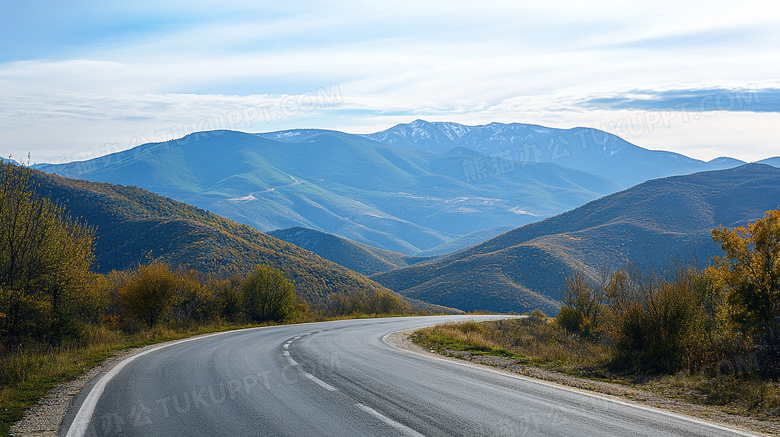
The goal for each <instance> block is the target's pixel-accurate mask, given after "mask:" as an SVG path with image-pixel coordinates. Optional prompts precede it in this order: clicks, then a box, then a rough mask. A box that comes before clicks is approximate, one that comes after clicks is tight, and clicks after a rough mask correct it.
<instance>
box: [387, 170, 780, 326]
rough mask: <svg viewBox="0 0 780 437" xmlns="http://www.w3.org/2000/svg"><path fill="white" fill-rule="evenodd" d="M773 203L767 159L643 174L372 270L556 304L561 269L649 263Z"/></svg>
mask: <svg viewBox="0 0 780 437" xmlns="http://www.w3.org/2000/svg"><path fill="white" fill-rule="evenodd" d="M778 207H780V169H778V168H776V167H772V166H769V165H762V164H748V165H743V166H740V167H736V168H732V169H727V170H719V171H708V172H700V173H695V174H691V175H685V176H675V177H668V178H663V179H656V180H651V181H648V182H645V183H642V184H639V185H637V186H635V187H632V188H630V189H627V190H624V191H621V192H618V193H615V194H612V195H609V196H606V197H604V198H601V199H598V200H595V201H592V202H589V203H587V204H586V205H583V206H581V207H579V208H576V209H574V210H572V211H569V212H566V213H563V214H560V215H557V216H555V217H551V218H548V219H546V220H543V221H540V222H536V223H532V224H528V225H525V226H522V227H519V228H517V229H514V230H512V231H510V232H507V233H504V234H502V235H500V236H498V237H496V238H493V239H490V240H488V241H485V242H483V243H481V244H479V245H476V246H473V247H470V248H467V249H464V250H462V251H459V252H456V253H453V254H450V255H447V256H444V257H441V258H438V259H435V260H432V261H429V262H424V263H421V264H417V265H414V266H410V267H406V268H402V269H397V270H392V271H389V272H385V273H378V274H374V275H372V276H371V278H372V279H374V280H376V281H377V282H379V283H380V284H383V285H385V286H386V287H388V288H390V289H392V290H395V291H397V292H399V293H401V294H402V295H404V296H407V297H413V298H415V299H420V300H424V301H426V302H432V303H437V304H441V305H446V306H453V307H457V308H460V309H463V310H467V311H468V310H492V311H517V312H524V311H529V310H532V309H535V308H541V309H542V310H543V311H545V312H548V313H552V314H555V313H557V312H558V309H559V308H560V302H561V293H562V291H563V290H564V289H565V286H566V283H565V279H566V277H568V276H571V275H573V274H575V273H582V274H584V275H585V276H586V277H589V278H591V279H592V280H597V279H598V270H599V268H600V267H601V266H605V265H606V266H608V267H610V268H612V269H616V268H620V267H621V266H623V265H624V264H625V263H627V262H633V263H636V264H638V265H639V266H640V267H641V268H643V269H644V270H646V271H648V270H650V269H657V270H658V271H662V270H664V269H665V268H666V267H669V265H670V264H672V263H674V262H675V261H680V262H683V263H691V262H694V261H695V260H699V261H700V262H701V261H704V262H706V261H707V260H709V258H710V257H711V256H713V255H716V254H718V252H719V251H720V249H719V247H718V246H717V245H716V244H715V243H714V242H713V241H712V238H711V230H712V229H713V228H717V227H719V226H721V225H723V226H727V227H731V228H733V227H735V226H743V225H746V224H747V223H748V222H755V221H756V220H757V219H759V218H762V217H763V216H764V213H765V212H766V211H768V210H771V209H777V208H778Z"/></svg>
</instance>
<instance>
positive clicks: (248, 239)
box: [34, 171, 421, 307]
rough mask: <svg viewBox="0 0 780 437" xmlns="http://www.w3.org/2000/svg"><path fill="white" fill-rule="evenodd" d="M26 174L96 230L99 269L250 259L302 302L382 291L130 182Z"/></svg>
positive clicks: (227, 267) (216, 268)
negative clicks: (289, 283) (275, 274)
mask: <svg viewBox="0 0 780 437" xmlns="http://www.w3.org/2000/svg"><path fill="white" fill-rule="evenodd" d="M34 179H35V181H36V182H37V183H39V184H40V186H39V188H38V191H39V193H40V194H41V195H44V196H47V197H50V198H51V199H52V200H53V201H55V202H57V203H60V204H63V205H66V209H67V211H68V212H69V213H70V215H71V216H72V217H74V218H78V220H80V221H82V222H84V223H86V224H88V225H90V226H93V227H95V228H96V237H97V238H96V248H95V255H96V258H97V266H96V270H97V271H99V272H108V271H110V270H114V269H116V270H122V269H126V268H130V267H134V266H136V265H137V264H139V263H145V262H147V261H150V260H153V259H154V260H161V261H165V262H168V263H170V264H172V265H174V266H186V267H191V268H195V269H197V270H200V271H202V272H205V273H216V272H225V271H227V272H232V271H237V272H241V273H245V272H247V271H250V270H251V269H253V268H254V267H255V266H256V265H257V264H269V265H272V266H274V267H276V268H278V269H280V270H282V271H283V272H284V273H285V276H287V277H288V278H290V279H292V280H294V281H295V285H296V289H297V291H298V292H299V293H300V294H301V295H302V296H304V297H305V298H306V299H307V300H309V301H315V300H317V299H319V298H322V297H323V296H326V295H328V294H329V293H333V292H336V291H341V292H347V293H349V292H352V291H360V290H362V291H365V292H370V291H387V290H386V289H385V288H384V287H383V286H381V285H379V284H377V283H375V282H374V281H371V280H369V279H368V278H366V277H365V276H363V275H360V274H358V273H355V272H353V271H351V270H348V269H346V268H344V267H342V266H340V265H337V264H335V263H333V262H330V261H327V260H325V259H322V258H320V257H319V256H317V255H315V254H314V253H311V252H308V251H306V250H303V249H301V248H299V247H297V246H294V245H292V244H290V243H287V242H284V241H282V240H279V239H276V238H273V237H271V236H268V235H266V234H263V233H261V232H259V231H257V230H256V229H254V228H252V227H250V226H247V225H241V224H238V223H235V222H233V221H230V220H227V219H224V218H222V217H219V216H217V215H215V214H212V213H210V212H208V211H205V210H203V209H199V208H195V207H192V206H189V205H186V204H183V203H180V202H177V201H174V200H171V199H168V198H165V197H162V196H159V195H156V194H153V193H150V192H148V191H145V190H142V189H140V188H137V187H124V186H120V185H112V184H104V183H95V182H87V181H83V180H72V179H66V178H62V177H59V176H55V175H50V174H45V173H41V172H37V171H36V172H34ZM417 306H418V307H420V306H421V305H419V304H418V305H417Z"/></svg>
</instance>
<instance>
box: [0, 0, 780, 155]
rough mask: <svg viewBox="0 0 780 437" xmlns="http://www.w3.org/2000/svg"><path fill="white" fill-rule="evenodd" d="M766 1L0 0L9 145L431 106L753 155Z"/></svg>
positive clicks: (771, 69)
mask: <svg viewBox="0 0 780 437" xmlns="http://www.w3.org/2000/svg"><path fill="white" fill-rule="evenodd" d="M772 3H773V2H770V1H742V2H734V1H665V0H662V1H653V2H649V1H642V2H630V1H629V2H626V1H588V2H581V1H555V0H548V1H545V2H525V1H506V2H502V1H490V2H472V1H441V2H438V1H423V0H417V1H405V0H400V1H394V2H366V1H338V0H337V1H328V2H320V1H306V2H304V1H302V2H279V1H274V2H264V1H241V0H239V1H230V2H224V1H209V0H188V1H165V0H156V1H132V0H130V1H123V2H106V1H92V0H82V1H80V0H74V1H69V2H62V1H58V0H29V1H25V2H10V1H3V2H2V3H0V153H1V154H2V155H0V156H2V157H8V156H13V158H14V159H17V160H25V161H26V160H27V156H28V154H29V155H30V157H31V161H32V162H38V163H41V162H51V163H61V162H68V161H74V160H84V159H89V158H94V157H97V156H100V155H104V154H107V153H112V152H117V151H121V150H126V149H129V148H131V147H134V146H137V145H140V144H144V143H147V142H155V141H163V140H169V139H173V138H179V137H181V136H183V135H186V134H188V133H191V132H193V131H199V130H209V129H224V128H227V129H234V130H241V131H246V132H268V131H275V130H283V129H294V128H325V129H335V130H341V131H346V132H351V133H370V132H376V131H380V130H384V129H387V128H389V127H391V126H393V125H395V124H398V123H408V122H411V121H413V120H415V119H425V120H428V121H451V122H458V123H462V124H466V125H479V124H486V123H490V122H505V123H512V122H518V123H531V124H539V125H544V126H549V127H556V128H572V127H579V126H585V127H593V128H598V129H603V130H606V131H609V132H611V133H614V134H616V135H619V136H621V137H623V138H625V139H626V140H628V141H630V142H632V143H633V144H636V145H638V146H641V147H645V148H648V149H654V150H669V151H674V152H678V153H682V154H685V155H688V156H691V157H693V158H697V159H702V160H710V159H714V158H716V157H720V156H730V157H734V158H738V159H742V160H745V161H756V160H760V159H764V158H768V157H772V156H780V143H779V142H778V138H780V50H778V47H780V12H778V11H779V10H780V8H777V7H776V6H775V5H773V4H772Z"/></svg>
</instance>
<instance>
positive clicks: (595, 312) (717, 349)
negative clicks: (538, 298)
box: [413, 210, 780, 420]
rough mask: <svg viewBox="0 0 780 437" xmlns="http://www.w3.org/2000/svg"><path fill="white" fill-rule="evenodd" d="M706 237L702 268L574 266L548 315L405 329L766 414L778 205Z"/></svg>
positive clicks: (777, 342) (450, 346)
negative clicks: (576, 270) (590, 272)
mask: <svg viewBox="0 0 780 437" xmlns="http://www.w3.org/2000/svg"><path fill="white" fill-rule="evenodd" d="M712 236H713V239H714V240H715V241H716V242H717V243H719V244H720V245H721V247H722V249H723V254H722V255H721V256H719V257H715V259H714V260H713V262H712V263H711V265H710V266H709V267H707V268H705V269H699V268H695V267H689V266H678V267H675V268H673V269H671V271H670V272H667V273H666V274H664V275H657V274H653V273H650V274H648V273H645V272H642V271H640V270H639V269H638V268H636V267H635V266H632V265H628V266H626V267H624V268H622V269H620V270H617V271H614V272H613V271H609V270H608V269H602V271H601V274H600V276H601V278H600V279H599V280H598V281H592V280H590V279H588V278H585V277H584V276H581V275H575V276H573V277H570V278H568V280H567V284H568V286H567V290H566V292H565V294H564V305H563V307H562V308H561V311H560V313H559V314H558V316H557V317H555V318H546V317H544V316H543V315H542V314H540V312H537V313H536V314H532V315H531V316H530V317H528V318H525V319H515V320H502V321H494V322H484V323H463V324H449V325H441V326H436V327H432V328H428V329H424V330H421V331H418V332H417V333H416V334H415V335H414V337H413V340H414V341H415V342H416V343H418V344H420V345H423V346H425V347H426V348H431V349H434V350H437V351H439V352H443V353H446V354H450V355H453V356H464V355H466V356H474V355H492V356H498V357H505V358H510V359H512V360H514V362H515V363H517V364H519V365H525V366H536V367H542V368H545V369H548V370H555V371H560V372H563V373H566V374H569V375H574V376H582V377H588V378H593V379H598V380H606V381H613V382H620V383H623V384H630V385H633V386H635V387H638V388H643V389H647V390H650V391H654V392H656V393H659V394H662V395H665V396H669V397H673V398H682V399H685V400H687V401H690V402H694V403H700V404H706V405H713V406H719V407H720V408H721V409H723V410H724V411H726V412H730V413H738V414H742V415H748V416H754V417H757V418H761V419H771V420H778V419H780V210H774V211H768V212H767V213H766V215H765V217H764V218H762V219H760V220H758V221H756V222H755V223H752V224H749V225H748V226H747V227H738V228H736V229H728V228H724V227H721V228H719V229H714V230H713V231H712Z"/></svg>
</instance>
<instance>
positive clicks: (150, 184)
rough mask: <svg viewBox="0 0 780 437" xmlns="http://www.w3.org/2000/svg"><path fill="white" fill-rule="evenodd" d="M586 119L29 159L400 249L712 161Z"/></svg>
mask: <svg viewBox="0 0 780 437" xmlns="http://www.w3.org/2000/svg"><path fill="white" fill-rule="evenodd" d="M739 164H740V162H739V161H737V160H732V159H728V158H719V159H716V160H713V161H711V162H709V163H707V162H703V161H700V160H696V159H691V158H688V157H685V156H683V155H680V154H676V153H671V152H662V151H651V150H646V149H643V148H641V147H638V146H636V145H633V144H630V143H628V142H626V141H624V140H623V139H621V138H619V137H617V136H614V135H611V134H609V133H606V132H602V131H599V130H596V129H588V128H573V129H553V128H547V127H543V126H538V125H532V124H520V123H510V124H505V123H490V124H486V125H481V126H466V125H462V124H457V123H445V122H427V121H424V120H416V121H414V122H412V123H406V124H399V125H397V126H394V127H392V128H390V129H387V130H384V131H382V132H377V133H374V134H368V135H353V134H348V133H344V132H338V131H332V130H323V129H293V130H285V131H278V132H268V133H262V134H247V133H241V132H233V131H210V132H198V133H194V134H191V135H188V136H186V137H184V138H181V139H177V140H173V141H168V142H164V143H151V144H144V145H141V146H138V147H136V148H134V149H131V150H127V151H123V152H120V153H115V154H111V155H107V156H103V157H99V158H95V159H92V160H88V161H84V162H78V163H68V164H58V165H54V164H41V165H37V166H35V167H36V168H38V169H40V170H43V171H46V172H52V173H56V174H59V175H62V176H66V177H71V178H79V179H86V180H90V181H95V182H107V183H116V184H121V185H133V186H138V187H141V188H144V189H146V190H149V191H152V192H155V193H158V194H160V195H164V196H166V197H170V198H173V199H176V200H178V201H181V202H185V203H187V204H191V205H195V206H197V207H200V208H203V209H207V210H209V211H212V212H214V213H217V214H219V215H221V216H224V217H227V218H229V219H231V220H235V221H237V222H240V223H246V224H249V225H250V226H252V227H254V228H256V229H258V230H260V231H272V230H276V229H284V228H290V227H304V228H309V229H315V230H318V231H321V232H325V233H329V234H334V235H338V236H341V237H344V238H347V239H350V240H352V241H356V242H359V243H363V244H368V245H371V246H373V247H376V248H380V249H386V250H391V251H394V252H399V253H403V254H405V255H421V254H439V253H441V251H440V250H439V249H441V248H447V249H446V250H451V251H456V250H460V249H463V248H464V247H466V246H468V245H469V244H473V243H477V242H478V241H474V240H473V239H465V238H463V237H464V236H467V235H471V236H476V235H486V238H487V237H489V236H491V235H489V230H490V229H502V228H503V229H509V228H516V227H518V226H522V225H525V224H528V223H533V222H536V221H538V220H542V219H544V218H547V217H551V216H554V215H556V214H560V213H562V212H565V211H567V210H570V209H572V208H575V207H577V206H580V205H583V204H585V203H587V202H589V201H591V200H594V199H597V198H600V197H602V196H605V195H607V194H611V193H614V192H617V191H620V190H622V189H625V188H628V187H629V186H632V185H634V184H637V183H641V182H644V181H646V180H649V179H655V178H659V177H665V176H670V175H682V174H690V173H693V172H697V171H704V170H714V169H722V168H727V167H732V166H735V165H739Z"/></svg>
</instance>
